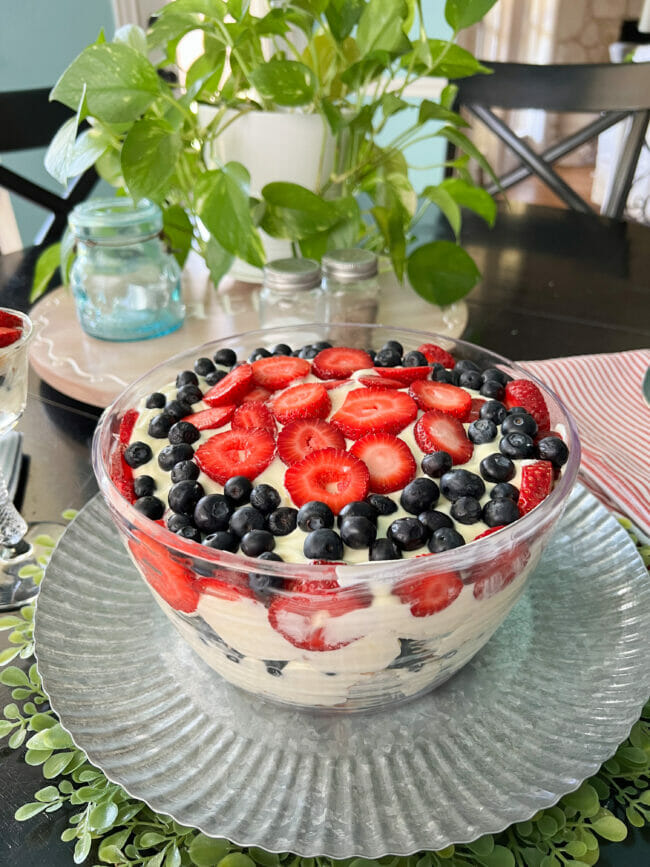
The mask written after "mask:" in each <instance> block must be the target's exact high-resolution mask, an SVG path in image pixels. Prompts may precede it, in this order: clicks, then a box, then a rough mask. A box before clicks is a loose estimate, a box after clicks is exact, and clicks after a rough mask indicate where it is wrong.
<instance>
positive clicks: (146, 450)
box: [124, 441, 564, 469]
mask: <svg viewBox="0 0 650 867" xmlns="http://www.w3.org/2000/svg"><path fill="white" fill-rule="evenodd" d="M562 445H564V443H562ZM152 456H153V452H152V451H151V446H149V445H147V443H142V442H140V441H138V442H134V443H131V445H130V446H127V447H126V448H125V449H124V460H125V461H126V462H127V464H128V465H129V466H130V467H131V468H132V469H135V468H136V467H141V466H142V464H146V463H148V462H149V461H150V460H151V458H152Z"/></svg>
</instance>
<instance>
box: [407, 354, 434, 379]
mask: <svg viewBox="0 0 650 867" xmlns="http://www.w3.org/2000/svg"><path fill="white" fill-rule="evenodd" d="M402 363H403V364H404V367H427V375H428V374H429V373H431V371H430V370H428V363H427V357H426V355H424V354H423V353H422V352H418V350H417V349H412V350H411V351H410V352H407V353H406V355H405V356H404V358H403V359H402Z"/></svg>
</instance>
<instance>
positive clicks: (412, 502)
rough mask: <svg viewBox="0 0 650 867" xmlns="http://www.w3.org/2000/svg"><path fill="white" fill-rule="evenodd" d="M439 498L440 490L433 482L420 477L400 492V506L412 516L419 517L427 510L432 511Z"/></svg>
mask: <svg viewBox="0 0 650 867" xmlns="http://www.w3.org/2000/svg"><path fill="white" fill-rule="evenodd" d="M439 497H440V489H439V488H438V485H436V483H435V482H432V481H431V479H427V478H426V477H424V476H422V477H420V478H419V479H414V480H413V481H412V482H410V484H408V485H407V486H406V487H405V488H404V490H403V491H402V496H401V497H400V505H401V506H402V508H403V509H405V511H407V512H410V513H411V514H412V515H419V514H420V512H426V511H427V509H433V507H434V506H435V504H436V503H437V502H438V499H439Z"/></svg>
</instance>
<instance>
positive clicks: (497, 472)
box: [479, 452, 517, 482]
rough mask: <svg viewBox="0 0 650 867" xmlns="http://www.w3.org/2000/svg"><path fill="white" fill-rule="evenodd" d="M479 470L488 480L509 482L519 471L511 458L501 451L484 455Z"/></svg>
mask: <svg viewBox="0 0 650 867" xmlns="http://www.w3.org/2000/svg"><path fill="white" fill-rule="evenodd" d="M479 471H480V473H481V475H482V476H483V478H484V479H485V480H486V481H487V482H509V481H510V479H514V477H515V474H516V472H517V471H516V469H515V465H514V464H513V462H512V461H511V460H510V458H508V457H506V456H505V455H502V454H501V453H500V452H495V453H494V454H492V455H487V456H486V457H484V458H483V460H482V461H481V463H480V464H479Z"/></svg>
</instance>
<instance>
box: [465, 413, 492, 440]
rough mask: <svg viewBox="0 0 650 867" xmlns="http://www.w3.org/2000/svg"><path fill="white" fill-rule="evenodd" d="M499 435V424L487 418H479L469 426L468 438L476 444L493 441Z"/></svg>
mask: <svg viewBox="0 0 650 867" xmlns="http://www.w3.org/2000/svg"><path fill="white" fill-rule="evenodd" d="M496 435H497V426H496V425H495V423H494V422H493V421H490V420H489V419H487V418H477V419H476V421H473V422H472V423H471V425H470V426H469V427H468V428H467V438H468V439H469V440H471V441H472V442H473V443H475V444H476V445H482V444H483V443H491V442H492V440H493V439H495V437H496Z"/></svg>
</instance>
